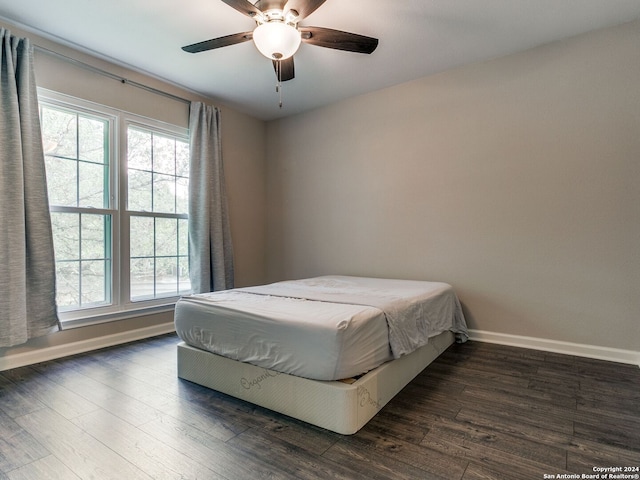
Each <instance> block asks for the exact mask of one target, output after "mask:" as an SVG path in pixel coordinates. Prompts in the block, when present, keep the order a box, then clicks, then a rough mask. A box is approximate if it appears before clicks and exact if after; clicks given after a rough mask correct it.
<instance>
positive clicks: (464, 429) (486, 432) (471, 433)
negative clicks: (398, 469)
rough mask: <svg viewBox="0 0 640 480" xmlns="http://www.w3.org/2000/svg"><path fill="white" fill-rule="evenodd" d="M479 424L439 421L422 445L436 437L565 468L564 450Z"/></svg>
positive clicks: (476, 422) (476, 421)
mask: <svg viewBox="0 0 640 480" xmlns="http://www.w3.org/2000/svg"><path fill="white" fill-rule="evenodd" d="M478 423H483V422H480V421H479V420H477V419H476V420H474V422H470V421H458V420H449V419H441V420H440V421H439V422H438V423H437V424H436V425H433V427H432V428H431V429H430V430H429V433H428V434H427V436H426V437H425V439H424V440H423V441H422V443H421V445H424V446H428V445H429V443H430V442H431V441H432V439H433V438H434V437H436V436H438V437H440V438H446V439H450V440H451V441H459V442H464V443H465V444H475V445H477V446H478V447H479V448H480V447H482V448H490V449H492V450H497V451H500V452H504V453H506V454H509V455H512V456H514V457H518V458H522V459H526V460H531V461H532V462H537V463H540V464H543V465H549V466H550V467H554V468H556V469H564V468H565V466H566V450H565V449H562V448H556V447H555V446H549V445H545V444H542V443H539V442H536V441H531V440H529V439H527V438H525V437H524V436H522V435H513V434H509V433H502V432H500V431H499V430H498V429H497V428H495V426H493V425H490V424H489V425H486V424H485V425H481V426H479V425H478Z"/></svg>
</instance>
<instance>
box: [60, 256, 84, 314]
mask: <svg viewBox="0 0 640 480" xmlns="http://www.w3.org/2000/svg"><path fill="white" fill-rule="evenodd" d="M56 302H57V303H58V306H59V307H60V309H61V310H69V309H70V308H74V307H75V308H77V307H78V306H79V305H80V262H56Z"/></svg>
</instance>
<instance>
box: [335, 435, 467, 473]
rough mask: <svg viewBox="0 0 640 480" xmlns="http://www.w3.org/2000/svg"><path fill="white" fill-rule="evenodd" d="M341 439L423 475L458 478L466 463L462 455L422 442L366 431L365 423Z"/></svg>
mask: <svg viewBox="0 0 640 480" xmlns="http://www.w3.org/2000/svg"><path fill="white" fill-rule="evenodd" d="M427 436H428V435H427ZM425 438H426V437H425ZM342 441H343V442H345V443H347V444H349V445H355V446H357V447H359V448H363V449H368V450H369V451H370V452H371V454H372V455H381V456H383V457H385V458H390V459H392V460H394V461H398V462H401V463H403V464H407V465H410V466H412V467H415V468H418V469H420V470H424V471H425V475H429V476H433V477H438V478H448V479H459V478H462V475H463V473H464V470H465V469H466V467H467V464H468V462H467V461H466V460H464V459H460V458H456V457H451V456H447V455H443V454H442V453H441V452H438V451H436V450H433V449H431V448H430V446H429V445H428V444H426V443H421V444H420V445H414V444H412V443H407V442H403V441H402V440H400V439H397V438H395V437H391V436H389V437H385V436H380V435H378V434H376V433H375V432H371V431H369V429H368V428H366V426H365V427H364V428H363V429H362V430H360V431H359V432H358V433H356V434H355V435H352V436H350V437H346V438H344V439H343V440H342Z"/></svg>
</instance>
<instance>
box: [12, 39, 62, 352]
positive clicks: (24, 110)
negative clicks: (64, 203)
mask: <svg viewBox="0 0 640 480" xmlns="http://www.w3.org/2000/svg"><path fill="white" fill-rule="evenodd" d="M0 38H1V41H2V52H0V54H1V55H2V67H1V70H0V145H1V146H0V268H1V270H0V347H9V346H13V345H19V344H22V343H24V342H26V341H27V340H29V339H30V338H33V337H38V336H41V335H45V334H47V333H49V332H51V331H55V330H57V329H58V328H59V322H58V315H57V313H56V300H55V297H56V291H55V260H54V254H53V237H52V233H51V218H50V216H49V202H48V199H47V183H46V176H45V167H44V154H43V151H42V139H41V134H40V119H39V118H38V97H37V93H36V83H35V78H34V72H33V49H32V48H31V45H30V43H29V40H28V39H23V38H18V37H14V36H13V35H11V32H9V31H8V30H6V29H4V28H0Z"/></svg>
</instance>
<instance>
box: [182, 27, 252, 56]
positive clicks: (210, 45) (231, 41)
mask: <svg viewBox="0 0 640 480" xmlns="http://www.w3.org/2000/svg"><path fill="white" fill-rule="evenodd" d="M252 38H253V32H244V33H234V34H233V35H227V36H225V37H218V38H212V39H211V40H205V41H204V42H198V43H194V44H192V45H187V46H186V47H182V50H184V51H185V52H189V53H198V52H205V51H207V50H213V49H214V48H220V47H228V46H229V45H235V44H236V43H242V42H247V41H249V40H251V39H252Z"/></svg>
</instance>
